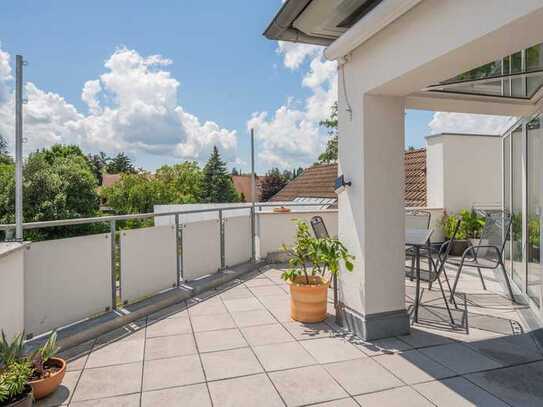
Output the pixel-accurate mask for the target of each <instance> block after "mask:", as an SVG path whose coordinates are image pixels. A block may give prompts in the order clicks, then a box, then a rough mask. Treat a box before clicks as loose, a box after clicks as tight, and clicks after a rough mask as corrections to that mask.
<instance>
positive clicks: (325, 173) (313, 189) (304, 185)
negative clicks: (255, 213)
mask: <svg viewBox="0 0 543 407" xmlns="http://www.w3.org/2000/svg"><path fill="white" fill-rule="evenodd" d="M336 177H337V164H320V165H314V166H313V167H310V168H307V169H305V170H304V172H303V174H301V175H299V176H297V177H296V178H294V179H293V180H292V181H290V182H289V183H288V184H287V185H286V186H285V187H284V188H283V189H282V190H281V191H279V192H278V193H277V194H275V195H274V196H272V197H271V199H270V201H292V200H293V199H295V198H297V197H304V198H337V196H336V193H335V192H334V187H335V184H336Z"/></svg>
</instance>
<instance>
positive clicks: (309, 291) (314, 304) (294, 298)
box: [290, 276, 330, 323]
mask: <svg viewBox="0 0 543 407" xmlns="http://www.w3.org/2000/svg"><path fill="white" fill-rule="evenodd" d="M309 283H310V284H309V285H308V284H307V282H306V279H305V277H303V276H298V277H296V279H295V280H294V281H293V282H291V283H290V316H291V318H292V319H294V320H295V321H300V322H308V323H312V322H321V321H324V320H325V319H326V305H327V299H328V287H329V286H330V282H329V281H325V280H323V279H322V278H321V277H318V276H315V277H309Z"/></svg>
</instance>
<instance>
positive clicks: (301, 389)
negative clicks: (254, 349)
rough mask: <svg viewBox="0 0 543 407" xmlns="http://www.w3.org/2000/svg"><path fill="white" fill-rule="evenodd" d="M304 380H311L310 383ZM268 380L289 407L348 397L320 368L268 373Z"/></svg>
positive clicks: (301, 368)
mask: <svg viewBox="0 0 543 407" xmlns="http://www.w3.org/2000/svg"><path fill="white" fill-rule="evenodd" d="M304 378H306V379H307V378H311V381H310V382H309V381H307V380H304ZM270 379H271V380H272V382H273V383H274V384H275V387H276V388H277V390H278V391H279V394H281V396H282V398H283V400H285V402H286V404H287V406H289V407H294V406H302V405H306V404H310V403H319V402H323V401H332V400H337V399H341V398H345V397H347V396H348V395H347V393H345V391H344V390H343V389H342V388H341V387H340V386H339V385H338V384H337V383H336V382H335V381H334V380H333V379H332V377H331V376H330V375H329V374H328V372H326V370H325V369H324V368H323V367H321V366H308V367H300V368H298V369H291V370H283V371H279V372H273V373H270Z"/></svg>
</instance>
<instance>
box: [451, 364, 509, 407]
mask: <svg viewBox="0 0 543 407" xmlns="http://www.w3.org/2000/svg"><path fill="white" fill-rule="evenodd" d="M476 373H479V372H476ZM470 374H471V373H470ZM461 377H462V378H463V379H464V380H466V381H467V382H469V383H471V384H473V385H474V386H475V387H477V388H479V389H481V390H482V391H484V392H485V393H488V394H490V395H491V396H493V397H495V398H496V399H498V400H500V401H501V402H503V403H504V404H505V405H508V406H510V407H515V406H513V405H511V404H509V403H508V402H507V401H505V400H504V399H502V398H501V397H500V396H498V395H497V394H494V393H492V392H491V391H490V390H487V389H485V388H484V387H481V386H479V385H478V384H477V383H475V382H473V381H471V380H470V379H469V377H467V375H463V376H461Z"/></svg>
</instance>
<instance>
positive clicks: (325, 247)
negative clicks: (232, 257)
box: [281, 220, 354, 323]
mask: <svg viewBox="0 0 543 407" xmlns="http://www.w3.org/2000/svg"><path fill="white" fill-rule="evenodd" d="M295 222H296V242H295V244H294V246H292V247H287V246H286V245H283V250H285V251H286V252H287V253H288V255H289V257H290V260H289V266H290V267H289V269H288V270H287V271H285V272H284V273H283V274H282V276H281V277H282V278H283V280H285V281H287V282H288V283H289V284H290V313H291V317H292V319H294V320H296V321H300V322H308V323H311V322H320V321H323V320H324V319H326V304H327V297H328V287H329V286H330V277H331V276H332V275H337V274H338V273H339V271H340V268H341V264H344V266H345V270H347V271H349V272H350V271H352V270H353V267H354V266H353V261H354V257H353V256H352V255H351V254H350V253H349V251H348V250H347V248H346V247H345V245H343V243H342V242H340V241H339V240H338V239H335V238H316V237H313V236H312V234H311V232H310V229H309V225H308V224H307V223H306V222H305V221H303V220H295Z"/></svg>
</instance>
